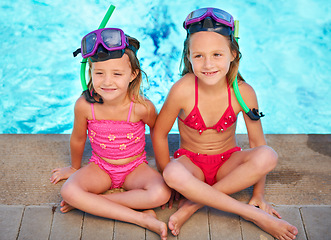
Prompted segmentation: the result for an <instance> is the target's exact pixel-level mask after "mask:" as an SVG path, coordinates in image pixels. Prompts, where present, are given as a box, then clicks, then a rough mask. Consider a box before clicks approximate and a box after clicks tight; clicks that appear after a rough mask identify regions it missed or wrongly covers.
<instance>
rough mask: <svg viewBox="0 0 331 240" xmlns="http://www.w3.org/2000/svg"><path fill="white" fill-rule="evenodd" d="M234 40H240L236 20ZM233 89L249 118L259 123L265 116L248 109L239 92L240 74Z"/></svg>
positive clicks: (256, 110) (234, 82)
mask: <svg viewBox="0 0 331 240" xmlns="http://www.w3.org/2000/svg"><path fill="white" fill-rule="evenodd" d="M234 39H235V40H236V42H237V43H238V39H239V21H238V20H235V21H234ZM232 87H233V91H234V94H235V95H236V98H237V100H238V102H239V104H240V106H241V108H242V109H243V110H244V112H245V113H246V114H247V115H248V116H249V118H250V119H252V120H254V121H257V120H259V119H260V118H261V117H264V114H263V113H262V112H261V113H260V114H259V110H258V109H255V108H253V110H251V109H249V108H248V107H247V105H246V103H245V102H244V99H243V98H242V96H241V94H240V91H239V87H238V74H237V75H236V78H235V79H234V81H233V84H232Z"/></svg>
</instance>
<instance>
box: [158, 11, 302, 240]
mask: <svg viewBox="0 0 331 240" xmlns="http://www.w3.org/2000/svg"><path fill="white" fill-rule="evenodd" d="M184 28H185V29H186V30H187V38H186V40H185V43H184V50H183V59H182V62H183V63H184V68H183V71H182V78H181V79H180V80H179V81H178V82H176V83H175V84H174V85H173V87H172V88H171V90H170V92H169V94H168V97H167V99H166V101H165V103H164V105H163V107H162V110H161V111H160V114H159V116H158V119H157V122H156V125H155V131H154V141H153V145H154V149H155V156H156V161H157V165H158V168H159V170H160V171H161V172H163V177H164V179H165V181H166V183H167V184H168V185H169V186H170V187H171V188H172V189H174V190H176V191H177V192H179V193H180V194H182V195H183V196H184V197H185V198H186V200H184V203H183V202H182V203H181V204H180V207H179V209H178V210H177V212H175V213H174V214H173V215H172V216H171V217H170V219H169V223H168V226H169V228H170V230H171V232H172V233H173V234H174V235H178V234H179V231H180V228H181V226H182V225H183V224H184V223H185V222H186V221H187V220H188V219H189V218H190V216H192V214H193V213H194V212H196V211H197V210H198V209H200V208H201V207H203V206H204V205H208V206H211V207H214V208H217V209H219V210H222V211H227V212H231V213H235V214H238V215H240V216H242V217H243V218H245V219H247V220H249V221H252V222H254V223H255V224H256V225H258V226H259V227H261V228H262V229H263V230H265V231H266V232H268V233H270V234H271V235H272V236H274V237H276V238H278V239H295V236H296V235H297V233H298V230H297V228H296V227H294V226H292V225H291V224H289V223H288V222H286V221H284V220H281V219H280V216H279V214H278V213H277V211H276V210H274V209H273V208H272V207H271V206H270V205H269V204H268V203H267V202H266V201H265V199H264V186H265V179H266V175H267V174H268V173H269V172H270V171H271V170H272V169H274V168H275V166H276V164H277V154H276V152H275V151H274V150H273V149H272V148H270V147H268V146H267V145H266V141H265V138H264V135H263V131H262V126H261V121H260V120H259V115H257V118H255V119H254V120H252V119H251V118H250V116H249V115H246V114H243V116H244V120H245V124H246V127H247V132H248V137H249V143H250V149H247V150H241V149H240V148H239V147H238V146H237V141H236V136H235V130H236V120H237V115H238V114H239V113H240V112H243V109H242V107H241V105H240V103H239V102H238V100H237V99H236V96H235V93H234V89H233V88H232V85H233V82H234V81H238V84H239V90H240V92H241V94H242V98H243V99H244V101H245V102H246V103H247V105H248V106H249V107H250V108H252V109H253V108H255V109H258V103H257V99H256V95H255V92H254V90H253V88H252V87H251V86H250V85H248V84H247V83H246V82H245V81H244V80H243V79H242V77H241V76H240V74H239V73H238V68H239V59H240V56H241V55H240V52H239V46H238V44H237V42H236V40H235V39H234V21H233V17H232V16H231V15H230V14H229V13H227V12H225V11H223V10H220V9H216V8H203V9H198V10H196V11H193V12H192V13H190V14H189V15H188V17H187V18H186V20H185V22H184ZM236 76H237V77H238V80H237V78H236ZM255 109H253V111H254V114H255V115H256V113H258V112H257V110H255ZM255 117H256V116H255ZM176 118H178V129H179V133H180V149H179V150H178V151H176V152H175V154H174V158H175V159H174V160H172V161H170V156H169V150H168V141H167V135H168V133H169V131H170V130H171V128H172V126H173V124H174V122H175V120H176ZM252 185H254V191H253V196H252V198H251V200H250V201H249V204H244V203H242V202H239V201H237V200H235V199H233V198H231V197H230V196H229V195H230V194H233V193H235V192H238V191H241V190H243V189H245V188H247V187H249V186H252ZM273 215H275V216H276V217H275V216H273Z"/></svg>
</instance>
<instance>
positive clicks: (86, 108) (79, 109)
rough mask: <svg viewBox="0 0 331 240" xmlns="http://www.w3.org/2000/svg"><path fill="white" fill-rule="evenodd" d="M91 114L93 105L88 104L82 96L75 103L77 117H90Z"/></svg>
mask: <svg viewBox="0 0 331 240" xmlns="http://www.w3.org/2000/svg"><path fill="white" fill-rule="evenodd" d="M89 112H91V103H89V102H87V101H86V100H85V98H84V96H80V97H79V98H78V99H77V101H76V103H75V115H83V116H86V117H87V116H88V113H89Z"/></svg>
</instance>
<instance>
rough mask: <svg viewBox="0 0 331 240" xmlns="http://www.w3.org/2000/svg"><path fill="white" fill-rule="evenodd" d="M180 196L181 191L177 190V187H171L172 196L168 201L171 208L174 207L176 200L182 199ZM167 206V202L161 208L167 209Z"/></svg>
mask: <svg viewBox="0 0 331 240" xmlns="http://www.w3.org/2000/svg"><path fill="white" fill-rule="evenodd" d="M180 196H181V195H180V193H179V192H177V191H176V190H175V189H171V196H170V199H169V201H168V207H169V209H172V207H173V203H174V201H178V200H179V199H180ZM165 208H166V204H164V205H162V206H161V209H165Z"/></svg>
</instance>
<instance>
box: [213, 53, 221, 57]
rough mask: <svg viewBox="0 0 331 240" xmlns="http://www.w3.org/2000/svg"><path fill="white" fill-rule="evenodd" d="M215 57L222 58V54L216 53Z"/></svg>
mask: <svg viewBox="0 0 331 240" xmlns="http://www.w3.org/2000/svg"><path fill="white" fill-rule="evenodd" d="M214 56H215V57H221V56H222V54H221V53H214Z"/></svg>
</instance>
